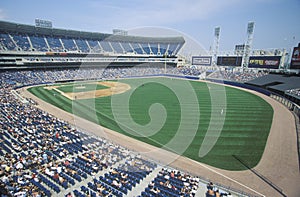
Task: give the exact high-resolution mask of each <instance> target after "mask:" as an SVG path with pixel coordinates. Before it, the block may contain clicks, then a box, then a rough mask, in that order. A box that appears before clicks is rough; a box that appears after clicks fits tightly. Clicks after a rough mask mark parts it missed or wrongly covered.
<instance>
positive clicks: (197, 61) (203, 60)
mask: <svg viewBox="0 0 300 197" xmlns="http://www.w3.org/2000/svg"><path fill="white" fill-rule="evenodd" d="M211 60H212V57H211V56H193V57H192V65H199V66H210V65H211Z"/></svg>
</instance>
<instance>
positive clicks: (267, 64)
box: [248, 56, 281, 69]
mask: <svg viewBox="0 0 300 197" xmlns="http://www.w3.org/2000/svg"><path fill="white" fill-rule="evenodd" d="M280 59H281V56H251V57H250V58H249V64H248V68H268V69H278V68H279V65H280Z"/></svg>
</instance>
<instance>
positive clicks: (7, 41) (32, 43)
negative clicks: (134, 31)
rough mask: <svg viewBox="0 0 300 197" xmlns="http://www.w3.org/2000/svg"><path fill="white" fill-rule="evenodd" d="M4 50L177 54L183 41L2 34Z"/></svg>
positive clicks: (1, 39) (0, 35) (0, 40)
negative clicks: (125, 40)
mask: <svg viewBox="0 0 300 197" xmlns="http://www.w3.org/2000/svg"><path fill="white" fill-rule="evenodd" d="M0 46H1V48H0V49H2V50H22V51H30V50H31V51H42V52H47V51H53V52H66V51H81V52H84V53H89V52H96V53H98V52H109V53H117V54H124V53H137V54H148V55H150V54H156V55H157V54H158V55H159V54H165V53H167V54H169V55H171V54H172V55H175V54H177V52H178V51H179V49H180V48H181V46H182V44H181V43H167V44H162V43H158V42H156V43H147V42H141V43H138V42H115V41H108V40H88V39H84V40H83V39H81V38H60V37H51V36H37V35H26V34H6V33H1V34H0Z"/></svg>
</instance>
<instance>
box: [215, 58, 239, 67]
mask: <svg viewBox="0 0 300 197" xmlns="http://www.w3.org/2000/svg"><path fill="white" fill-rule="evenodd" d="M217 65H218V66H241V65H242V57H241V56H219V57H218V59H217Z"/></svg>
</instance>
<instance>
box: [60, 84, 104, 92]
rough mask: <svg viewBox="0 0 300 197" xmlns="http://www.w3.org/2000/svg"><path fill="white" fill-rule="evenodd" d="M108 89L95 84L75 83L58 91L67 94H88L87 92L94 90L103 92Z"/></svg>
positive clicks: (63, 86) (61, 87)
mask: <svg viewBox="0 0 300 197" xmlns="http://www.w3.org/2000/svg"><path fill="white" fill-rule="evenodd" d="M107 88H108V87H107V86H103V85H100V84H94V83H73V84H69V85H62V86H60V87H58V88H57V89H58V90H60V91H62V92H65V93H69V92H87V91H94V90H103V89H107Z"/></svg>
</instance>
